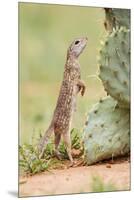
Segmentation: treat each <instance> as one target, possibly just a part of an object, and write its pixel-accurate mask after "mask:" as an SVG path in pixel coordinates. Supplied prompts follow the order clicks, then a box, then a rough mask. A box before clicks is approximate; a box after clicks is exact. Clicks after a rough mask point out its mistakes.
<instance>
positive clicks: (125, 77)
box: [99, 27, 130, 108]
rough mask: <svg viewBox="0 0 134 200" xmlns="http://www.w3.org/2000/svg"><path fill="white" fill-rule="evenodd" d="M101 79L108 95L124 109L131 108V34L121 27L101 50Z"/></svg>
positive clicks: (108, 37)
mask: <svg viewBox="0 0 134 200" xmlns="http://www.w3.org/2000/svg"><path fill="white" fill-rule="evenodd" d="M99 77H100V79H101V80H102V82H103V85H104V88H105V90H106V91H107V93H108V94H110V95H111V96H112V97H113V98H115V99H116V100H117V101H118V103H119V105H120V106H121V107H124V108H129V106H130V32H129V30H128V29H126V28H124V27H121V28H120V29H118V30H114V31H113V32H112V33H111V34H109V35H108V36H107V38H106V41H105V42H104V44H103V45H102V49H101V50H100V59H99Z"/></svg>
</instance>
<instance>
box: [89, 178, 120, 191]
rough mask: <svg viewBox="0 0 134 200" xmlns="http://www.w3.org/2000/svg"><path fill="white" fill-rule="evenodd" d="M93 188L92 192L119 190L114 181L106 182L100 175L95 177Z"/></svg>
mask: <svg viewBox="0 0 134 200" xmlns="http://www.w3.org/2000/svg"><path fill="white" fill-rule="evenodd" d="M91 188H92V192H112V191H116V190H118V189H117V188H116V187H115V185H114V184H113V183H111V182H109V183H104V182H103V180H102V179H101V177H99V176H94V177H93V179H92V185H91Z"/></svg>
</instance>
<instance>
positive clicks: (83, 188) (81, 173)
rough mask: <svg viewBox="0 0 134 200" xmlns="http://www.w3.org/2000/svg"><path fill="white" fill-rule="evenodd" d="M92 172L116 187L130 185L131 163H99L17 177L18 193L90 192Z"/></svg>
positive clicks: (123, 187)
mask: <svg viewBox="0 0 134 200" xmlns="http://www.w3.org/2000/svg"><path fill="white" fill-rule="evenodd" d="M93 176H100V177H101V178H102V179H103V180H104V183H109V182H112V183H113V184H114V185H115V186H116V188H118V190H129V189H130V163H129V162H128V161H127V160H125V161H121V162H118V161H117V162H115V163H113V164H111V163H110V164H108V163H106V162H105V163H102V164H97V165H92V166H80V167H73V168H69V169H54V170H51V171H46V172H43V173H40V174H37V175H34V176H30V177H22V176H21V177H20V184H19V196H20V197H24V196H37V195H56V194H69V193H84V192H92V180H93Z"/></svg>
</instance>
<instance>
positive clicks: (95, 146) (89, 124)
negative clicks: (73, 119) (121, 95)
mask: <svg viewBox="0 0 134 200" xmlns="http://www.w3.org/2000/svg"><path fill="white" fill-rule="evenodd" d="M83 143H84V150H85V161H86V162H87V164H89V165H91V164H93V163H96V162H98V161H101V160H104V159H108V158H111V157H116V156H119V155H124V154H126V153H128V152H129V150H130V121H129V109H121V108H119V107H118V106H117V101H115V100H114V99H113V98H111V97H106V98H104V99H102V100H100V102H99V103H97V104H96V105H95V106H94V107H93V108H92V110H91V111H90V112H89V114H88V118H87V121H86V123H85V128H84V136H83Z"/></svg>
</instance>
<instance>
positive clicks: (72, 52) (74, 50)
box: [67, 37, 88, 58]
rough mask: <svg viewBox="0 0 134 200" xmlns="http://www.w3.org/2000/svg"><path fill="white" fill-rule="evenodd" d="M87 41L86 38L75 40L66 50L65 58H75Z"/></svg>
mask: <svg viewBox="0 0 134 200" xmlns="http://www.w3.org/2000/svg"><path fill="white" fill-rule="evenodd" d="M87 40H88V38H87V37H82V38H77V39H75V40H74V41H73V42H72V43H71V45H70V46H69V48H68V51H67V57H70V56H74V57H76V58H77V57H78V56H79V55H80V54H81V53H82V51H83V49H84V48H85V47H86V44H87Z"/></svg>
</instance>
